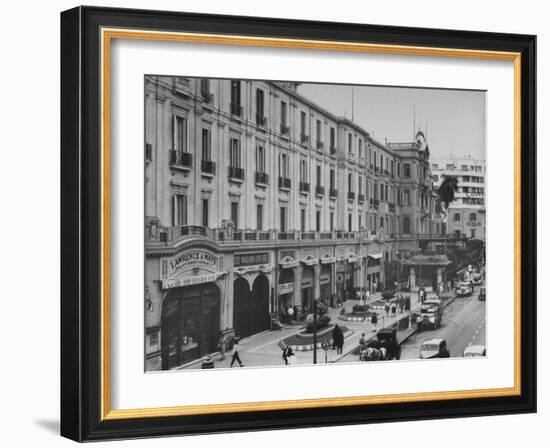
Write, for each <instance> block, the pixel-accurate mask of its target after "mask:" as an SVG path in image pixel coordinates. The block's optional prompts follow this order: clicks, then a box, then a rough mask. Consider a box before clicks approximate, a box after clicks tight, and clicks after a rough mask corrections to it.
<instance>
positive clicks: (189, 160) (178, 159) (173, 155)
mask: <svg viewBox="0 0 550 448" xmlns="http://www.w3.org/2000/svg"><path fill="white" fill-rule="evenodd" d="M170 165H175V166H183V167H187V168H191V167H192V166H193V154H191V153H190V152H181V151H175V150H173V149H171V150H170Z"/></svg>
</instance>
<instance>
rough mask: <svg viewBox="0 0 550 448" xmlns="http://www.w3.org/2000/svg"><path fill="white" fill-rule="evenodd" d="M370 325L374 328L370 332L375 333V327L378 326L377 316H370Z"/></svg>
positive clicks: (374, 314)
mask: <svg viewBox="0 0 550 448" xmlns="http://www.w3.org/2000/svg"><path fill="white" fill-rule="evenodd" d="M370 323H371V324H372V325H373V326H374V329H373V330H372V331H376V327H377V325H378V314H376V313H373V314H372V317H371V318H370Z"/></svg>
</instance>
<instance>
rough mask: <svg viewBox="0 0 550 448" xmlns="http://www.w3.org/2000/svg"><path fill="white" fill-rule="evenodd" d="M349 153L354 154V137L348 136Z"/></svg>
mask: <svg viewBox="0 0 550 448" xmlns="http://www.w3.org/2000/svg"><path fill="white" fill-rule="evenodd" d="M348 152H353V135H351V132H350V133H349V134H348Z"/></svg>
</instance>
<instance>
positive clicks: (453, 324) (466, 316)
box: [401, 286, 485, 359]
mask: <svg viewBox="0 0 550 448" xmlns="http://www.w3.org/2000/svg"><path fill="white" fill-rule="evenodd" d="M479 289H480V287H479V286H476V287H475V290H474V293H473V294H472V295H471V296H470V297H457V298H456V299H455V300H454V301H453V302H452V303H451V304H450V305H448V306H447V307H446V308H445V309H444V311H443V319H442V322H441V327H440V328H438V329H437V330H433V331H432V330H424V331H422V332H421V333H416V334H414V335H413V336H412V337H411V338H410V339H409V340H408V341H406V342H405V343H404V344H403V345H402V346H401V350H402V351H401V359H418V357H419V353H420V345H421V344H422V342H423V341H425V340H427V339H432V338H443V339H445V340H446V341H447V347H448V349H449V352H450V355H451V357H461V356H462V354H463V352H464V349H465V348H466V347H468V346H469V345H485V302H484V301H479V300H478V295H479Z"/></svg>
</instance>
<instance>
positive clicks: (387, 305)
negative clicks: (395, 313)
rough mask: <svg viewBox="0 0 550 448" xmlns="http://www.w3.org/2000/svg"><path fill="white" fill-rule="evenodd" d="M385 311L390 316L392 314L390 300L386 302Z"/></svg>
mask: <svg viewBox="0 0 550 448" xmlns="http://www.w3.org/2000/svg"><path fill="white" fill-rule="evenodd" d="M384 311H385V312H386V317H387V316H389V314H390V304H389V303H388V302H386V304H385V305H384Z"/></svg>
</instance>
